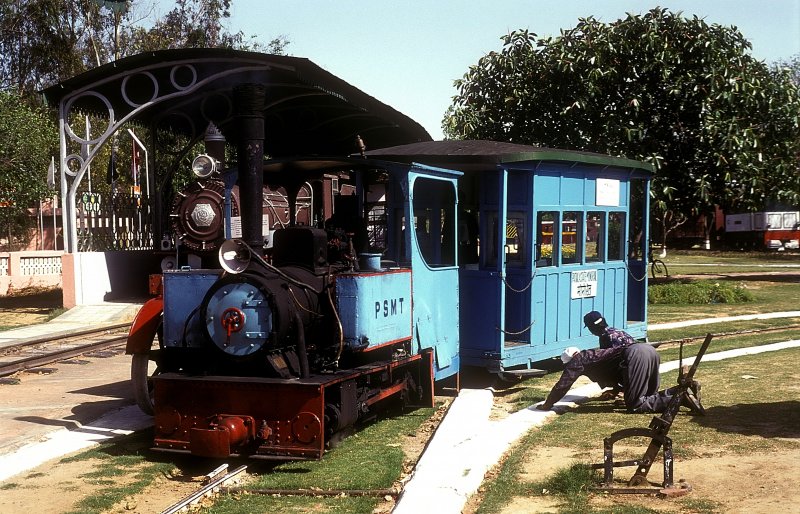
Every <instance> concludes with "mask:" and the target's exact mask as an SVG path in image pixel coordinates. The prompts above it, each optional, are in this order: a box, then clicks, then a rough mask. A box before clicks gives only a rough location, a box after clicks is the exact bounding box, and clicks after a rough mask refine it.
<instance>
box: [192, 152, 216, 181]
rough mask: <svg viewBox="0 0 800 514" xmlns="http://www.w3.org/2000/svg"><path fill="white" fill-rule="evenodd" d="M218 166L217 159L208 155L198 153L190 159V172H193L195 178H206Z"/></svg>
mask: <svg viewBox="0 0 800 514" xmlns="http://www.w3.org/2000/svg"><path fill="white" fill-rule="evenodd" d="M218 166H219V161H218V160H216V159H215V158H213V157H211V156H210V155H206V154H202V155H198V156H197V157H195V158H194V160H193V161H192V173H194V175H195V177H197V178H207V177H210V176H211V174H212V173H214V172H215V171H217V167H218Z"/></svg>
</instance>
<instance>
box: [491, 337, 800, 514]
mask: <svg viewBox="0 0 800 514" xmlns="http://www.w3.org/2000/svg"><path fill="white" fill-rule="evenodd" d="M731 344H732V345H733V346H737V345H747V344H749V342H748V341H741V344H738V343H736V342H734V343H731ZM716 350H717V349H715V348H714V345H713V343H712V347H711V348H710V349H709V352H712V351H716ZM671 357H672V355H671V354H670V353H665V354H664V359H663V360H668V359H669V358H671ZM797 362H800V349H790V350H783V351H780V352H769V353H764V354H760V355H753V356H746V357H738V358H735V359H730V360H726V361H718V362H705V363H702V364H701V366H700V368H699V370H698V373H697V375H696V377H697V378H698V379H699V380H700V381H701V382H702V384H703V403H704V405H705V407H706V409H707V415H706V416H704V417H702V416H690V415H688V414H686V413H685V411H683V412H682V413H681V414H679V415H678V417H677V418H676V421H675V423H674V425H673V427H672V429H671V431H670V433H669V435H670V437H671V438H672V439H673V441H674V448H673V449H674V454H675V458H676V469H680V463H681V461H684V460H688V459H701V458H706V457H710V456H719V455H727V456H734V457H735V456H751V455H753V454H766V455H769V454H773V453H780V452H782V451H784V450H788V449H797V448H798V443H797V439H796V438H797V436H798V431H797V426H799V425H798V424H800V409H798V402H797V400H792V398H796V397H797V395H796V383H797V379H798V375H797V370H796V367H795V365H796V363H797ZM676 377H677V372H671V373H668V374H666V375H664V376H662V386H669V385H672V384H674V383H675V380H676ZM557 379H558V376H557V375H551V376H548V377H545V378H542V379H532V380H528V381H527V382H525V383H524V387H523V388H522V390H521V391H519V392H517V393H515V394H516V395H517V400H518V403H519V405H520V406H523V405H529V404H531V403H533V402H537V401H541V400H542V399H544V397H545V396H546V394H547V392H548V391H549V389H550V387H551V386H552V385H553V383H555V381H556V380H557ZM651 418H652V414H627V413H625V412H624V411H623V410H621V409H616V408H615V407H614V405H613V403H612V402H599V401H595V402H587V403H585V404H583V405H580V406H578V407H577V408H575V409H574V410H571V411H568V412H566V413H564V414H563V415H560V416H558V417H557V418H556V419H555V420H554V421H553V422H551V423H547V424H545V425H544V426H543V427H541V428H540V429H534V430H533V431H531V432H530V433H528V434H527V435H526V436H525V437H524V438H523V439H522V440H521V441H520V442H519V443H518V444H517V445H516V446H515V449H514V450H512V451H511V452H510V453H509V454H508V457H507V459H506V460H505V462H504V463H502V465H501V466H500V467H499V469H498V470H497V472H496V474H495V476H494V477H493V478H492V479H490V480H488V481H487V482H485V484H484V488H483V489H484V492H483V494H482V501H481V503H480V507H479V508H478V510H477V512H478V513H496V512H501V511H504V508H505V507H506V506H507V505H509V504H510V503H511V502H512V501H513V500H514V498H518V497H523V498H528V499H535V498H543V497H546V498H547V499H548V501H550V502H551V504H554V505H555V506H556V507H555V509H554V510H552V511H551V510H548V512H629V513H632V512H658V511H660V509H657V510H653V509H652V508H651V507H650V506H649V502H645V501H643V500H641V498H642V497H641V496H628V495H618V496H614V495H612V498H613V500H612V501H613V502H614V506H613V507H611V508H609V506H608V499H607V498H603V496H604V495H602V494H597V493H594V494H593V493H590V491H589V487H590V486H592V485H596V484H598V483H599V481H600V479H601V474H600V472H599V471H597V472H594V471H591V470H586V468H585V467H583V466H577V467H574V466H572V465H571V464H568V463H565V466H564V468H563V469H559V470H557V471H556V472H554V473H552V474H551V475H549V476H547V477H546V478H543V479H541V480H536V481H531V480H530V479H529V478H528V476H529V473H528V472H527V471H526V470H527V469H530V468H531V467H534V468H535V466H536V463H535V462H534V463H532V462H530V461H529V457H530V452H529V451H526V449H529V448H545V447H548V448H567V449H570V450H572V451H573V452H574V453H575V454H580V455H584V456H585V458H584V459H583V461H584V462H583V464H591V463H599V462H602V444H603V438H604V437H607V436H608V435H610V434H611V433H612V432H614V431H616V430H620V429H622V428H632V427H646V426H647V425H648V424H649V421H650V419H651ZM645 447H646V445H644V444H643V445H642V446H641V447H639V446H633V447H623V448H622V450H619V449H618V448H616V449H617V450H618V452H617V453H618V455H617V456H616V458H617V459H628V458H638V457H641V455H642V453H643V451H644V448H645ZM660 462H661V461H660V459H659V461H658V462H657V463H656V464H655V465H654V467H653V470H655V469H656V468H657V467H658V466H660V465H661V464H660ZM633 471H634V468H622V469H621V470H618V471H617V473H616V474H615V476H617V477H618V478H624V479H625V480H627V478H629V477H630V476H631V475H632V474H633ZM651 473H652V471H651ZM678 476H680V472H679V471H678V472H677V474H676V478H677V477H678ZM687 478H689V479H690V481H691V477H687ZM695 478H697V477H695ZM753 486H754V487H758V486H757V484H753ZM676 501H677V503H678V504H679V506H680V505H683V507H679V510H680V512H720V511H721V510H720V505H719V504H718V503H717V501H716V500H709V499H707V498H700V497H698V496H697V495H694V494H693V495H690V496H688V497H685V498H684V499H678V500H676ZM724 510H725V509H722V511H724ZM505 512H508V511H507V510H506V511H505Z"/></svg>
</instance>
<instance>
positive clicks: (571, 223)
mask: <svg viewBox="0 0 800 514" xmlns="http://www.w3.org/2000/svg"><path fill="white" fill-rule="evenodd" d="M582 221H583V219H582V216H581V213H580V212H576V211H568V212H565V213H564V218H563V219H562V220H561V264H574V263H576V262H581V243H582V242H583V239H582V232H583V226H582Z"/></svg>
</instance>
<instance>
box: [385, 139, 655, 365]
mask: <svg viewBox="0 0 800 514" xmlns="http://www.w3.org/2000/svg"><path fill="white" fill-rule="evenodd" d="M370 156H372V157H376V158H385V159H387V160H393V161H406V162H421V163H425V164H429V165H437V166H443V167H446V168H452V169H456V170H459V171H461V172H463V173H464V176H463V177H462V178H461V180H460V183H459V213H458V214H459V230H458V247H459V288H460V289H459V291H460V293H459V299H460V301H459V319H460V357H461V362H462V364H464V365H468V366H479V367H482V368H486V369H488V370H489V371H491V372H494V373H499V374H504V373H506V372H511V373H512V374H515V375H519V374H525V373H526V372H528V373H535V372H537V371H536V369H535V366H534V364H535V363H536V362H539V361H543V360H545V359H548V358H551V357H554V356H557V355H559V354H560V353H561V351H562V350H563V349H564V348H566V347H568V346H577V347H579V348H582V349H585V348H592V347H596V345H597V338H596V337H595V336H593V335H591V334H590V333H589V331H588V330H587V329H586V328H585V327H584V326H583V319H582V318H583V315H584V314H585V313H586V312H588V311H591V310H598V311H601V312H602V313H603V314H604V315H605V316H606V318H607V319H608V322H609V324H611V325H612V326H615V327H617V328H621V329H624V330H626V331H627V332H629V333H630V334H631V335H632V336H634V337H636V338H639V339H644V338H646V336H647V276H646V272H645V271H646V264H647V262H646V256H647V252H646V248H647V242H648V232H647V229H648V226H647V223H646V222H645V220H647V219H648V214H649V212H648V210H649V203H648V201H649V184H650V178H651V176H652V168H651V166H650V165H649V164H646V163H643V162H639V161H633V160H629V159H623V158H616V157H609V156H605V155H598V154H592V153H585V152H574V151H565V150H553V149H547V148H537V147H532V146H526V145H517V144H511V143H498V142H490V141H438V142H423V143H416V144H410V145H404V146H400V147H394V148H386V149H382V150H377V151H374V152H370Z"/></svg>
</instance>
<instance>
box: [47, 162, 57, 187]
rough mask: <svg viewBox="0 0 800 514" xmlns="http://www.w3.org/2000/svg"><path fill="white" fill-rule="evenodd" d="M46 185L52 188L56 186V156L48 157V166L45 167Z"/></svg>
mask: <svg viewBox="0 0 800 514" xmlns="http://www.w3.org/2000/svg"><path fill="white" fill-rule="evenodd" d="M47 187H49V188H50V189H54V188H55V187H56V158H55V157H52V156H51V157H50V166H48V167H47Z"/></svg>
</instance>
